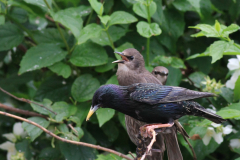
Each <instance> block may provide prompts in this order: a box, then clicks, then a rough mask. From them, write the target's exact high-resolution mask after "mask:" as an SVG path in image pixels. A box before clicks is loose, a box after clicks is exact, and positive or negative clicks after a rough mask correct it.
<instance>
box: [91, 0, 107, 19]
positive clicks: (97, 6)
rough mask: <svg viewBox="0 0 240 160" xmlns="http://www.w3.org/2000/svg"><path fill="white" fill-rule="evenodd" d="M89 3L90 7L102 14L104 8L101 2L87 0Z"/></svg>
mask: <svg viewBox="0 0 240 160" xmlns="http://www.w3.org/2000/svg"><path fill="white" fill-rule="evenodd" d="M88 1H89V3H90V4H91V6H92V8H93V9H94V11H95V12H96V13H97V14H98V15H100V16H102V14H103V11H104V8H103V3H100V2H98V1H97V0H88Z"/></svg>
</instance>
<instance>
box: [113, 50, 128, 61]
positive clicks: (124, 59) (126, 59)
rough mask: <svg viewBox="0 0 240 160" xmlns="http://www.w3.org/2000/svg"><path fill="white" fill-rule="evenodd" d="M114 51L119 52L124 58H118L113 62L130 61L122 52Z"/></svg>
mask: <svg viewBox="0 0 240 160" xmlns="http://www.w3.org/2000/svg"><path fill="white" fill-rule="evenodd" d="M114 53H117V54H118V55H120V56H121V57H122V60H116V61H113V62H112V63H124V62H125V61H129V60H128V58H127V57H126V56H125V55H124V54H123V53H122V52H114Z"/></svg>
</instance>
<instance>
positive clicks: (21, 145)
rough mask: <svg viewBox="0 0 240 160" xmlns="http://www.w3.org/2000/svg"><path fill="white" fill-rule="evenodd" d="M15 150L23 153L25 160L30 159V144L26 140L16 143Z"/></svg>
mask: <svg viewBox="0 0 240 160" xmlns="http://www.w3.org/2000/svg"><path fill="white" fill-rule="evenodd" d="M15 147H16V149H17V150H18V151H19V150H20V151H21V152H23V153H24V157H25V158H26V159H32V156H33V155H32V151H33V150H32V148H30V143H29V141H28V140H27V139H23V140H22V141H20V142H19V141H18V142H17V143H16V144H15Z"/></svg>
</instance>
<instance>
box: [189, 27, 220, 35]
mask: <svg viewBox="0 0 240 160" xmlns="http://www.w3.org/2000/svg"><path fill="white" fill-rule="evenodd" d="M189 28H195V29H200V30H201V35H199V34H198V33H197V34H194V35H191V36H192V37H200V36H206V37H220V35H219V34H218V32H217V31H216V29H215V28H214V27H213V26H210V25H208V24H198V25H196V26H192V27H189Z"/></svg>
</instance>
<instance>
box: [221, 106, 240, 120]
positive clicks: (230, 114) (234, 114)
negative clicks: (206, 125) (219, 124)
mask: <svg viewBox="0 0 240 160" xmlns="http://www.w3.org/2000/svg"><path fill="white" fill-rule="evenodd" d="M217 115H219V116H221V117H222V118H224V119H233V118H235V119H240V111H239V110H236V109H229V108H227V107H225V108H223V109H221V110H220V111H218V112H217Z"/></svg>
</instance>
